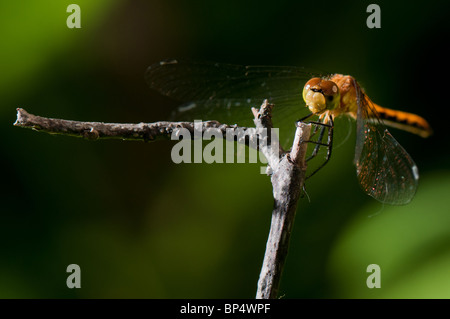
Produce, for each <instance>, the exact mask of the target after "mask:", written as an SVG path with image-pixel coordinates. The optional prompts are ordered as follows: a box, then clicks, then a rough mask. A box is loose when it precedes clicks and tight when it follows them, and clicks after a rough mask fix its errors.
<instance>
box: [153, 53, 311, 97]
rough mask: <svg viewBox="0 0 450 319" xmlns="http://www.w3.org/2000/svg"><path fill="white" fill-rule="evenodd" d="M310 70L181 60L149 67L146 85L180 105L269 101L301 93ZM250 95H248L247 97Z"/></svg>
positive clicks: (309, 75)
mask: <svg viewBox="0 0 450 319" xmlns="http://www.w3.org/2000/svg"><path fill="white" fill-rule="evenodd" d="M313 75H314V74H313V72H312V71H310V70H306V69H304V68H298V67H290V66H289V67H284V66H243V65H233V64H224V63H213V62H194V61H183V60H170V61H163V62H159V63H156V64H154V65H151V66H150V67H149V68H148V69H147V72H146V74H145V79H146V81H147V84H148V85H149V86H150V87H151V88H153V89H155V90H157V91H159V92H160V93H162V94H164V95H166V96H168V97H171V98H173V99H176V100H178V101H180V102H192V101H202V100H212V99H221V98H222V99H223V98H261V99H269V98H271V97H276V96H285V95H289V94H292V93H301V91H302V89H303V85H304V84H305V80H308V79H309V78H310V77H312V76H313ZM250 94H251V96H250Z"/></svg>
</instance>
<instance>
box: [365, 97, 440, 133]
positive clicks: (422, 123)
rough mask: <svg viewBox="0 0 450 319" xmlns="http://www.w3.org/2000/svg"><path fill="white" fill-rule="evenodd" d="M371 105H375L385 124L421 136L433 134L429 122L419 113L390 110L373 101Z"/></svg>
mask: <svg viewBox="0 0 450 319" xmlns="http://www.w3.org/2000/svg"><path fill="white" fill-rule="evenodd" d="M372 105H374V106H375V110H376V111H377V113H378V117H379V118H380V119H381V120H382V121H383V123H384V124H385V125H387V126H390V127H394V128H398V129H400V130H403V131H407V132H410V133H414V134H417V135H419V136H421V137H429V136H430V135H431V134H433V130H432V129H431V126H430V124H428V122H427V121H426V120H425V119H424V118H423V117H421V116H419V115H416V114H412V113H408V112H403V111H397V110H391V109H388V108H385V107H381V106H379V105H376V104H375V103H373V102H372Z"/></svg>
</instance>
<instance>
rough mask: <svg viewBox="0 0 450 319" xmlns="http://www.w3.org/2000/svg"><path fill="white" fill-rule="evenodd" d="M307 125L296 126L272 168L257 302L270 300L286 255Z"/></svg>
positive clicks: (299, 186)
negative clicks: (270, 203)
mask: <svg viewBox="0 0 450 319" xmlns="http://www.w3.org/2000/svg"><path fill="white" fill-rule="evenodd" d="M310 132H311V125H310V124H304V123H299V124H298V126H297V130H296V133H295V139H294V144H293V146H292V150H291V152H289V153H287V152H284V153H282V154H281V156H280V159H279V162H278V165H277V164H275V163H272V164H271V162H270V160H269V165H271V167H272V169H273V174H272V187H273V198H274V207H273V211H272V221H271V225H270V232H269V238H268V240H267V245H266V252H265V254H264V261H263V266H262V268H261V273H260V276H259V281H258V288H257V292H256V298H257V299H269V298H270V299H272V298H276V297H277V295H278V289H279V284H280V279H281V274H282V272H283V268H284V263H285V260H286V257H287V253H288V247H289V239H290V236H291V231H292V226H293V225H294V219H295V213H296V210H297V202H298V199H299V197H300V193H301V190H302V188H303V184H304V180H305V172H306V163H305V155H306V148H307V143H305V141H307V140H308V139H309V135H310Z"/></svg>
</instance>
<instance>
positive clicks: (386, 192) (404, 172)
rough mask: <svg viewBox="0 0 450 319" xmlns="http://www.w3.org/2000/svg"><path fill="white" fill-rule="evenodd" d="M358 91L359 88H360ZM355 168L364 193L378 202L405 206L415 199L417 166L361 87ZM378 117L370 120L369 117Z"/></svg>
mask: <svg viewBox="0 0 450 319" xmlns="http://www.w3.org/2000/svg"><path fill="white" fill-rule="evenodd" d="M357 87H358V86H357ZM357 93H358V94H357V99H358V105H359V107H358V114H357V136H356V149H355V160H354V162H355V165H356V174H357V177H358V181H359V184H360V186H361V187H362V189H363V190H364V192H366V193H367V194H368V195H370V196H372V197H373V198H375V199H377V200H378V201H380V202H382V203H386V204H391V205H404V204H407V203H409V202H410V201H411V200H412V198H413V197H414V195H415V193H416V190H417V185H418V181H419V172H418V168H417V166H416V164H415V163H414V161H413V160H412V158H411V156H410V155H409V154H408V153H407V152H406V151H405V149H404V148H403V147H402V146H401V145H400V144H399V143H398V142H397V141H396V140H395V138H394V137H393V136H392V135H391V134H390V133H389V131H388V130H387V129H386V127H385V126H384V125H383V123H382V122H381V120H380V119H379V118H378V117H376V114H377V113H376V110H375V108H374V107H373V106H371V105H370V103H369V102H367V100H366V99H365V98H364V93H363V92H362V91H361V89H360V88H359V87H358V90H357ZM370 112H371V113H373V114H375V121H374V116H371V119H369V113H370Z"/></svg>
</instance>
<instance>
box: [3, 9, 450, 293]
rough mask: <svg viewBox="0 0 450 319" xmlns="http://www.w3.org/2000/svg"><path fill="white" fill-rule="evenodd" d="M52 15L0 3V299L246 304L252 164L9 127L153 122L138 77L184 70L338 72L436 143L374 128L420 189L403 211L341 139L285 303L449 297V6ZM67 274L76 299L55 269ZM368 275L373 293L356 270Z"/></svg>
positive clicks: (165, 109) (261, 231) (310, 210)
mask: <svg viewBox="0 0 450 319" xmlns="http://www.w3.org/2000/svg"><path fill="white" fill-rule="evenodd" d="M70 3H71V2H64V1H58V2H55V1H28V2H25V3H24V2H18V1H16V2H13V1H9V2H6V1H3V2H2V3H1V4H0V39H1V43H2V44H1V50H0V61H1V62H0V63H1V76H0V105H1V108H0V121H1V125H0V129H1V136H2V139H1V154H0V155H1V157H0V158H1V167H2V178H1V180H2V188H3V189H2V192H1V195H0V196H1V206H0V207H1V214H0V216H1V222H0V236H1V237H0V242H1V246H0V249H1V258H0V297H3V298H108V297H112V298H253V297H254V295H255V292H256V283H257V280H258V276H259V271H260V267H261V264H262V258H263V254H264V250H265V244H266V239H267V235H268V230H269V224H270V214H271V209H272V203H273V202H272V194H271V185H270V181H269V178H268V177H267V176H264V175H261V174H259V167H260V166H261V165H260V164H234V165H230V164H228V165H227V164H180V165H176V164H174V163H173V162H172V161H171V158H170V151H171V147H172V145H174V142H169V141H167V142H158V143H140V142H121V141H97V142H89V141H86V140H82V139H77V138H71V137H64V136H51V135H48V134H43V133H36V132H33V131H31V130H25V129H20V128H17V127H13V125H12V124H13V122H14V121H15V109H16V108H17V107H23V108H25V109H26V110H27V111H29V112H31V113H34V114H38V115H42V116H49V117H57V118H65V119H73V120H85V121H103V122H136V123H137V122H152V121H157V120H164V119H166V118H167V116H168V114H170V111H171V110H172V109H173V108H174V107H176V105H177V104H176V103H174V102H173V101H171V100H169V99H167V98H165V97H162V96H160V95H159V94H158V93H157V92H153V91H151V90H150V89H148V88H147V86H146V83H145V81H144V72H145V70H146V68H147V67H148V66H149V65H150V64H153V63H155V62H158V61H160V60H162V59H165V58H173V57H184V58H193V59H197V60H209V61H218V62H228V63H237V64H264V65H296V66H305V67H310V68H319V69H321V70H328V71H329V72H338V73H344V74H351V75H353V76H354V77H355V78H357V79H358V80H359V81H360V82H361V83H362V84H363V86H364V87H365V89H366V91H367V92H368V94H369V95H370V96H371V98H372V99H373V100H374V101H375V102H377V103H379V104H380V105H383V106H386V107H391V108H396V109H401V110H404V111H409V112H413V113H417V114H419V115H422V116H424V117H426V118H427V120H429V122H430V123H431V125H432V127H433V128H434V130H435V134H434V135H433V136H432V137H431V138H429V139H421V138H420V137H416V136H413V135H411V134H407V133H403V132H400V131H398V130H391V132H392V133H393V135H394V136H395V137H396V138H397V140H398V141H399V142H400V143H401V144H402V145H403V146H404V148H405V149H406V150H408V152H409V153H410V154H411V156H412V157H413V158H414V160H415V161H416V163H417V165H418V167H419V170H420V173H421V180H420V184H419V189H418V192H417V195H416V197H415V198H414V200H413V201H412V202H411V203H410V204H409V205H407V206H401V207H392V206H383V205H382V204H380V203H378V202H376V201H375V200H373V199H372V198H370V197H368V196H366V195H365V194H364V193H363V192H362V191H361V190H360V188H359V186H358V184H357V180H356V176H355V168H354V166H353V165H352V160H353V152H354V141H355V136H354V134H353V135H352V137H351V138H350V140H349V141H348V142H347V143H346V144H345V145H344V146H342V147H340V148H338V149H336V150H335V152H334V154H333V158H332V160H331V162H330V163H329V164H328V165H327V166H326V167H325V168H324V169H323V170H322V171H321V172H320V173H319V174H318V175H317V176H315V177H314V178H313V179H311V180H309V181H308V185H307V186H308V194H309V196H310V201H308V200H307V198H304V199H302V200H301V202H300V204H299V209H298V213H297V218H296V223H295V227H294V230H293V235H292V239H291V246H290V253H289V257H288V260H287V263H286V268H285V271H284V275H283V278H282V283H281V295H282V296H283V297H284V298H448V297H450V271H449V269H450V208H449V207H450V205H449V204H450V200H449V190H450V171H449V164H448V163H449V159H450V152H449V148H448V118H449V117H448V116H449V112H448V104H449V101H448V92H447V85H446V81H447V79H446V77H447V73H446V66H447V65H448V53H447V52H445V51H447V49H446V45H447V42H448V27H447V26H448V21H447V16H448V10H449V5H448V2H444V1H427V2H423V3H414V2H410V1H395V2H394V1H378V2H377V4H379V5H380V7H381V29H368V28H367V26H366V19H367V16H368V15H369V14H368V13H366V8H367V6H368V5H369V4H370V3H371V2H369V1H353V2H351V1H320V2H317V1H287V0H278V1H262V0H258V1H245V2H244V1H230V0H216V1H192V0H190V1H187V0H186V1H181V0H179V1H162V0H157V1H143V0H136V1H125V0H122V1H100V0H98V1H85V0H84V1H78V2H76V3H77V4H79V5H80V7H81V19H82V20H81V24H82V28H81V29H68V28H67V26H66V19H67V16H68V15H69V13H66V8H67V6H68V5H69V4H70ZM72 263H75V264H78V265H80V267H81V286H82V288H81V289H73V290H71V289H68V288H67V287H66V278H67V276H68V274H67V273H66V267H67V266H68V265H69V264H72ZM369 264H378V265H380V267H381V276H382V277H381V289H372V290H371V289H368V288H367V286H366V278H367V276H368V275H369V274H368V273H367V272H366V268H367V266H368V265H369Z"/></svg>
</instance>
